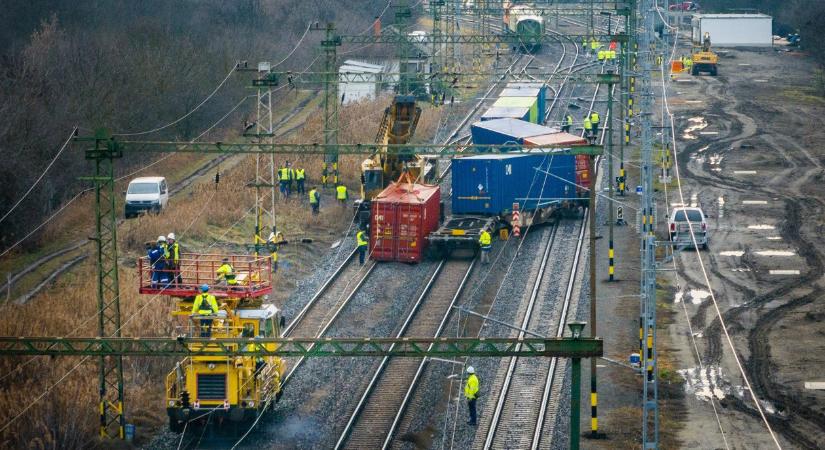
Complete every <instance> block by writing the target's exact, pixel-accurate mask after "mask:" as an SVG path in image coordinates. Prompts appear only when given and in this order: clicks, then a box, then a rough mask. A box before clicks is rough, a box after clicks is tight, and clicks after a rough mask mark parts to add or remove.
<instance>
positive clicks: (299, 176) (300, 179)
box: [278, 161, 306, 197]
mask: <svg viewBox="0 0 825 450" xmlns="http://www.w3.org/2000/svg"><path fill="white" fill-rule="evenodd" d="M305 182H306V170H305V169H304V168H303V167H299V168H297V169H293V168H292V164H291V163H290V162H289V161H287V162H286V163H284V164H281V167H280V168H278V185H279V186H280V189H281V195H282V196H284V197H289V195H290V194H291V193H292V192H293V191H294V192H297V193H298V194H299V195H300V194H303V193H304V183H305Z"/></svg>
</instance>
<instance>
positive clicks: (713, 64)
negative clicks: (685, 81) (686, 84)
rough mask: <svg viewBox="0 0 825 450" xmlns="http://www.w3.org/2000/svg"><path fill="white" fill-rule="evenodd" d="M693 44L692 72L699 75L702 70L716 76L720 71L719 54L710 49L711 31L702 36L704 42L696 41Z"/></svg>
mask: <svg viewBox="0 0 825 450" xmlns="http://www.w3.org/2000/svg"><path fill="white" fill-rule="evenodd" d="M693 46H694V49H693V55H691V60H692V61H691V62H692V64H691V68H690V74H691V75H699V73H700V72H707V73H709V74H710V75H711V76H714V77H715V76H716V74H717V73H718V70H717V63H718V62H719V55H717V54H716V53H714V52H713V51H712V50H711V49H710V33H708V32H705V35H704V36H703V37H702V42H694V43H693Z"/></svg>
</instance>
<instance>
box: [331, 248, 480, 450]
mask: <svg viewBox="0 0 825 450" xmlns="http://www.w3.org/2000/svg"><path fill="white" fill-rule="evenodd" d="M474 266H475V260H471V261H466V260H459V261H455V260H453V261H450V260H442V261H441V262H440V263H439V265H438V266H437V268H436V270H435V271H434V273H433V275H432V277H431V278H430V280H429V281H428V283H427V285H426V287H425V289H424V291H423V292H422V293H421V295H420V296H419V297H418V299H417V300H416V302H415V304H414V306H413V307H412V309H411V311H410V313H409V314H408V316H407V318H406V320H405V321H404V323H403V325H402V326H401V328H400V330H399V331H398V333H397V337H404V336H432V337H438V336H440V335H441V332H442V331H443V330H444V327H445V325H446V323H447V321H448V319H449V317H450V312H451V311H452V309H453V306H455V304H456V302H457V301H458V299H459V297H460V296H461V294H462V292H464V287H465V286H466V284H467V280H468V279H469V277H470V274H471V273H472V270H473V267H474ZM428 361H429V360H428V359H426V358H425V359H412V358H395V359H391V358H389V357H385V358H384V359H383V360H382V361H381V363H380V364H379V366H378V368H377V370H376V371H375V373H374V375H373V376H372V379H371V380H370V383H369V385H368V386H367V389H366V391H365V392H364V394H363V395H362V396H361V398H360V400H359V401H358V405H357V406H356V408H355V411H353V413H352V414H351V415H350V418H349V421H348V422H347V425H346V426H345V428H344V430H343V432H342V433H341V435H340V437H339V439H338V442H337V443H336V446H335V448H336V449H344V448H346V449H364V448H387V447H388V446H389V444H390V442H391V439H392V436H393V434H394V431H395V429H396V427H397V425H398V422H399V420H400V417H401V414H402V412H403V410H404V408H405V407H406V404H407V403H408V402H409V399H410V396H411V394H412V391H413V389H414V387H415V385H416V383H417V381H418V379H419V378H420V377H421V374H422V373H423V371H424V369H425V367H426V365H427V363H428ZM400 393H404V395H403V397H401V396H399V394H400Z"/></svg>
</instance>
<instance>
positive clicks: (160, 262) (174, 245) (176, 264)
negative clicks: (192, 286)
mask: <svg viewBox="0 0 825 450" xmlns="http://www.w3.org/2000/svg"><path fill="white" fill-rule="evenodd" d="M146 256H148V257H149V265H150V268H151V277H150V278H151V283H152V287H157V286H168V285H174V284H181V283H183V280H182V279H181V275H180V245H179V244H178V241H177V240H176V239H175V233H169V234H167V235H166V236H163V235H161V236H158V239H157V241H156V242H155V244H154V245H152V243H150V242H147V243H146Z"/></svg>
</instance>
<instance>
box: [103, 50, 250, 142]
mask: <svg viewBox="0 0 825 450" xmlns="http://www.w3.org/2000/svg"><path fill="white" fill-rule="evenodd" d="M235 69H236V66H232V68H231V69H229V73H227V74H226V76H225V77H224V78H223V80H221V82H220V83H218V85H217V86H216V87H215V89H213V90H212V92H210V93H209V95H207V96H206V98H204V99H203V100H202V101H201V102H200V103H198V105H197V106H195V107H194V108H193V109H191V110H190V111H189V112H187V113H186V114H184V115H182V116H180V117H178V118H177V119H175V120H173V121H171V122H169V123H167V124H165V125H161V126H159V127H156V128H152V129H151V130H146V131H138V132H134V133H114V134H113V135H114V136H141V135H144V134H151V133H156V132H158V131H161V130H165V129H167V128H169V127H171V126H174V125H177V124H178V123H180V122H181V121H182V120H184V119H186V118H187V117H189V116H191V115H192V114H194V113H195V112H196V111H197V110H199V109H200V108H201V106H203V105H205V104H206V102H208V101H209V100H210V99H211V98H212V97H214V96H215V94H217V93H218V91H219V90H221V88H222V87H223V85H224V84H226V82H227V80H229V78H230V77H232V74H234V73H235Z"/></svg>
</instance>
